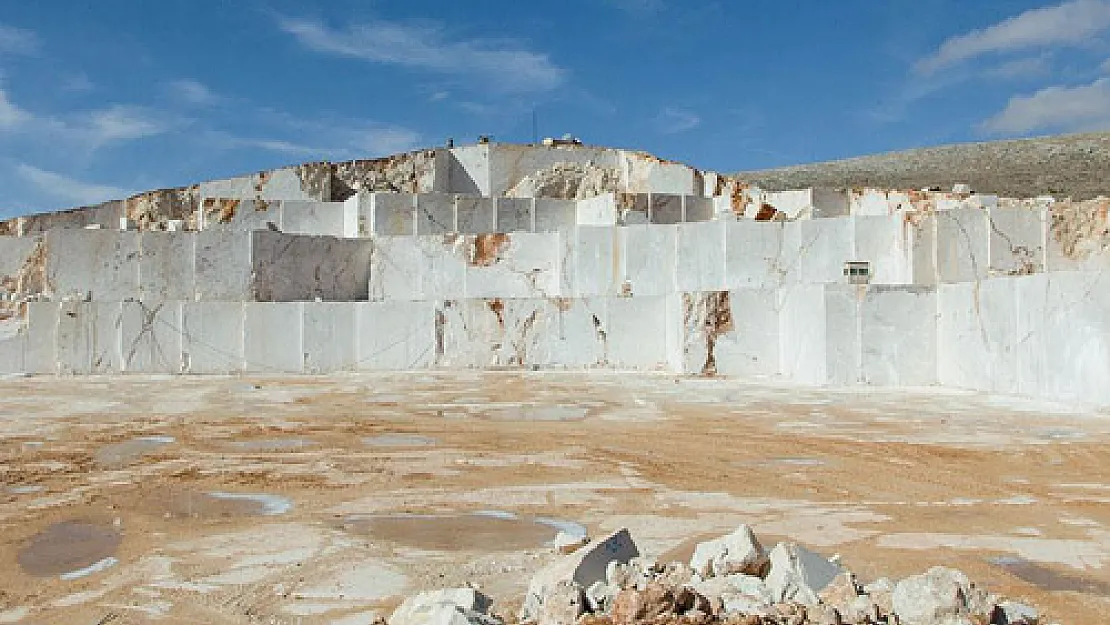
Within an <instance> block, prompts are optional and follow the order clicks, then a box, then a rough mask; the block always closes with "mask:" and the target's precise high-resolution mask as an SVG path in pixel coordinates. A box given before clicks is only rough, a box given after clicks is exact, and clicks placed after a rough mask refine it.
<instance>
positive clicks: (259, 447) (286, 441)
mask: <svg viewBox="0 0 1110 625" xmlns="http://www.w3.org/2000/svg"><path fill="white" fill-rule="evenodd" d="M315 444H316V443H315V442H313V441H310V440H308V439H306V438H271V439H265V440H258V441H236V442H234V443H231V446H232V447H235V448H237V449H243V450H246V451H282V450H288V449H300V448H302V447H311V446H312V445H315Z"/></svg>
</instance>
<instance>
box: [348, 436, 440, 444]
mask: <svg viewBox="0 0 1110 625" xmlns="http://www.w3.org/2000/svg"><path fill="white" fill-rule="evenodd" d="M362 444H363V445H369V446H371V447H428V446H431V445H435V444H436V439H434V438H432V437H430V436H420V435H418V434H381V435H379V436H368V437H366V438H364V439H362Z"/></svg>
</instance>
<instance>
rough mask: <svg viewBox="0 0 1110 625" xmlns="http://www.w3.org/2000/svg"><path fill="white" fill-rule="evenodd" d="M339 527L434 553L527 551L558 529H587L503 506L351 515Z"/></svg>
mask: <svg viewBox="0 0 1110 625" xmlns="http://www.w3.org/2000/svg"><path fill="white" fill-rule="evenodd" d="M343 527H344V529H346V530H347V531H350V532H353V533H357V534H368V535H370V536H373V537H375V538H378V539H381V540H387V541H390V542H394V543H399V544H402V545H406V546H409V547H415V548H418V549H428V550H433V551H471V550H475V551H477V550H482V551H515V550H527V549H535V548H537V547H542V546H546V545H551V544H553V543H554V539H555V536H556V534H558V533H559V532H566V533H568V534H571V535H573V536H581V537H584V536H586V535H587V531H586V528H585V527H584V526H582V525H581V524H579V523H575V522H573V521H566V520H562V519H553V518H548V517H535V518H532V517H523V516H520V515H518V514H516V513H514V512H506V511H503V510H482V511H479V512H463V513H457V514H383V515H370V516H363V515H355V516H351V517H348V518H347V519H346V520H345V522H344V525H343Z"/></svg>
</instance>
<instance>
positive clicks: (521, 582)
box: [0, 373, 1110, 625]
mask: <svg viewBox="0 0 1110 625" xmlns="http://www.w3.org/2000/svg"><path fill="white" fill-rule="evenodd" d="M1108 460H1110V415H1106V414H1097V413H1090V412H1085V411H1082V410H1076V409H1070V408H1068V407H1064V406H1056V405H1046V404H1044V403H1033V402H1028V401H1024V400H1017V399H1009V398H998V397H991V396H986V395H979V394H971V393H961V392H954V391H948V390H940V389H921V390H920V391H912V392H891V391H875V390H869V391H866V392H848V391H829V390H820V389H801V388H795V387H790V386H777V385H773V384H768V385H756V384H749V383H739V382H735V381H727V380H700V379H678V378H674V377H668V376H644V375H623V374H590V375H570V374H567V375H562V374H518V373H487V374H443V375H427V374H408V375H381V376H371V375H359V376H350V377H342V376H340V377H329V378H305V377H297V378H283V379H274V378H269V379H267V378H249V379H248V378H177V377H174V378H153V377H122V378H91V379H66V378H14V379H6V380H0V623H12V622H20V623H53V624H68V623H73V624H81V625H88V624H90V623H98V622H99V623H117V624H121V623H139V622H158V623H166V624H172V623H196V622H207V623H246V622H268V623H340V624H354V623H368V622H370V621H371V620H372V618H373V617H374V616H375V615H376V614H388V611H389V610H390V609H391V607H392V606H394V605H396V603H398V602H399V600H400V597H401V596H403V595H405V594H409V593H413V592H416V591H418V590H422V589H429V588H437V587H443V586H454V585H460V584H465V583H468V582H469V583H473V584H477V585H478V586H480V587H481V588H482V589H483V590H485V591H486V592H487V593H489V594H491V595H492V596H493V597H494V598H495V599H497V600H499V604H498V606H496V607H497V608H500V609H501V610H504V611H509V610H512V609H513V608H514V606H513V600H518V598H519V596H520V594H521V593H522V591H523V589H524V587H525V586H526V584H527V582H528V579H529V577H530V574H531V571H532V570H534V569H535V568H537V567H538V566H541V565H542V564H543V563H545V562H546V561H548V560H549V559H550V558H552V557H553V556H552V554H551V550H550V549H549V548H548V547H546V546H545V543H547V542H548V541H550V540H551V539H552V538H553V537H554V535H555V532H556V531H558V530H559V529H563V530H566V531H570V532H575V531H581V528H585V530H587V531H589V533H590V534H592V535H599V534H601V533H603V532H607V531H610V530H613V529H616V528H618V527H621V526H627V527H629V528H630V529H631V530H632V532H633V535H634V536H635V537H636V539H637V540H638V541H639V543H640V545H641V549H642V550H643V551H645V552H646V553H647V554H649V555H652V556H656V555H667V556H668V557H669V556H670V555H675V554H683V553H688V552H689V550H690V548H691V545H692V543H693V541H695V540H697V539H701V538H705V537H708V536H712V535H715V534H720V533H724V532H726V531H729V530H731V529H733V528H734V527H735V526H736V525H737V524H739V523H741V522H744V523H749V524H751V525H753V526H754V527H755V529H756V531H757V533H758V534H759V535H760V537H761V538H763V539H764V542H767V543H771V542H774V541H776V540H783V539H791V540H796V541H799V542H802V543H804V544H806V545H808V546H809V547H811V548H813V549H816V550H818V551H821V552H823V553H825V554H828V555H832V554H833V553H839V554H841V556H842V558H843V562H844V563H845V564H846V565H847V566H849V567H850V568H851V569H853V570H854V571H855V572H856V573H857V574H858V575H859V576H860V577H861V578H862V579H863V580H864V581H869V580H871V579H874V578H875V577H878V576H881V575H887V576H892V577H895V576H903V575H907V574H910V573H916V572H920V571H923V570H925V569H927V568H928V567H930V566H932V565H936V564H944V565H948V566H954V567H957V568H960V569H963V570H964V571H965V572H967V573H968V574H969V576H970V577H971V578H972V579H974V580H977V581H979V582H981V583H982V584H985V585H986V586H988V587H989V588H990V589H992V590H994V591H996V592H999V593H1003V594H1006V595H1009V596H1012V597H1015V598H1018V599H1021V600H1025V601H1029V602H1031V603H1033V604H1035V605H1038V606H1039V607H1041V608H1042V610H1043V611H1044V612H1046V613H1047V614H1048V616H1049V617H1050V618H1051V619H1055V620H1057V621H1060V622H1065V623H1093V622H1103V621H1106V620H1107V616H1106V615H1107V614H1108V613H1110V568H1107V567H1106V565H1107V564H1108V562H1110V462H1108Z"/></svg>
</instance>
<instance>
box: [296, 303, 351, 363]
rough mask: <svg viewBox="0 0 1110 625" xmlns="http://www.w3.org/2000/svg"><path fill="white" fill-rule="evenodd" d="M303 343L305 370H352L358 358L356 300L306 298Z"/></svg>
mask: <svg viewBox="0 0 1110 625" xmlns="http://www.w3.org/2000/svg"><path fill="white" fill-rule="evenodd" d="M303 306H304V321H303V330H302V337H301V340H302V343H303V348H304V372H305V373H314V374H320V373H333V372H336V371H349V370H352V369H354V368H355V365H356V364H357V362H358V345H357V344H356V332H355V317H356V314H355V313H356V311H357V309H358V306H359V304H357V303H355V302H305V303H304V305H303Z"/></svg>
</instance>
